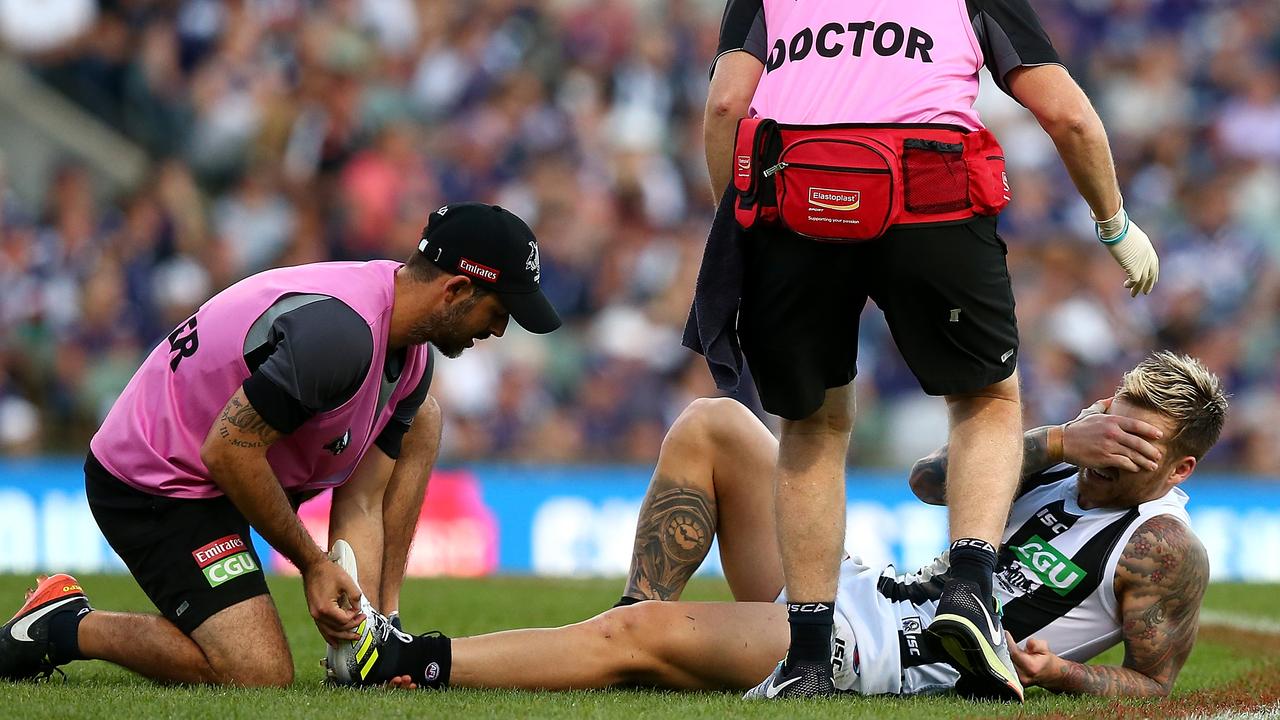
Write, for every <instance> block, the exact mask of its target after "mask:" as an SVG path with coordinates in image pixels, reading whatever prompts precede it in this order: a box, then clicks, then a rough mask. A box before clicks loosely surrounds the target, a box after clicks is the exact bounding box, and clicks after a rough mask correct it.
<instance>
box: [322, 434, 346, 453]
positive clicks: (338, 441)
mask: <svg viewBox="0 0 1280 720" xmlns="http://www.w3.org/2000/svg"><path fill="white" fill-rule="evenodd" d="M350 444H351V428H347V431H346V432H344V433H342V434H341V435H339V436H338V437H336V438H334V439H332V440H330V441H329V442H328V443H326V444H325V446H324V449H325V450H328V451H329V452H331V453H333V454H334V455H341V454H342V451H343V450H346V449H347V446H348V445H350Z"/></svg>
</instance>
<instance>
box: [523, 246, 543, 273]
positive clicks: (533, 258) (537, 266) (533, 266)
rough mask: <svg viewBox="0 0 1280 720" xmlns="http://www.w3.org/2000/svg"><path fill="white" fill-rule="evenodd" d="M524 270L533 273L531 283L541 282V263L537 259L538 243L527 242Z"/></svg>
mask: <svg viewBox="0 0 1280 720" xmlns="http://www.w3.org/2000/svg"><path fill="white" fill-rule="evenodd" d="M524 269H525V270H532V271H533V281H534V282H538V283H540V282H542V262H541V260H540V258H539V257H538V243H537V242H535V241H533V240H530V241H529V259H528V260H525V261H524Z"/></svg>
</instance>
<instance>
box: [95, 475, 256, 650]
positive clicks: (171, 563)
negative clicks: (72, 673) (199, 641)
mask: <svg viewBox="0 0 1280 720" xmlns="http://www.w3.org/2000/svg"><path fill="white" fill-rule="evenodd" d="M84 477H85V483H84V484H85V492H86V493H87V494H88V496H89V508H90V509H91V510H92V511H93V517H94V519H95V520H97V521H98V527H99V528H101V530H102V534H103V535H104V536H106V538H107V542H109V543H110V544H111V547H112V549H114V550H115V551H116V554H117V555H119V556H120V559H122V560H124V564H125V565H126V566H128V568H129V572H131V573H133V577H134V579H136V580H137V581H138V585H140V586H141V587H142V590H143V592H145V593H146V594H147V597H149V598H151V602H153V603H155V606H156V608H157V609H159V610H160V614H161V615H164V616H165V617H166V618H168V619H169V621H170V622H172V623H173V624H174V625H177V626H178V629H179V630H181V631H182V632H184V633H186V634H187V635H190V634H191V632H192V631H193V630H195V629H196V628H198V627H200V625H201V624H202V623H204V621H205V620H208V619H209V618H210V617H212V616H213V615H214V614H215V613H217V612H219V611H221V610H225V609H226V608H229V607H231V606H232V605H235V604H236V603H239V602H241V601H244V600H248V599H249V598H252V597H257V596H258V595H265V594H267V592H268V590H267V582H266V578H265V577H264V575H263V570H262V562H261V561H260V560H259V559H258V553H257V552H256V551H255V550H254V549H253V542H252V541H251V540H250V538H249V521H248V520H246V519H245V517H244V516H243V515H241V514H240V511H239V510H237V509H236V508H235V506H234V505H232V504H231V501H230V500H228V499H227V498H225V497H217V498H211V499H208V500H185V499H181V498H168V497H161V496H159V495H152V494H150V493H145V492H142V491H140V490H136V489H134V488H133V487H131V486H129V485H126V484H125V483H124V482H122V481H120V480H119V479H118V478H116V477H115V476H114V475H112V474H111V473H110V472H108V471H107V469H106V468H104V467H103V466H102V463H100V462H98V459H97V458H95V457H94V456H93V453H92V452H91V453H89V456H88V457H87V458H86V459H85V463H84Z"/></svg>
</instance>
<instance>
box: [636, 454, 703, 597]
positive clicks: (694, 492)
mask: <svg viewBox="0 0 1280 720" xmlns="http://www.w3.org/2000/svg"><path fill="white" fill-rule="evenodd" d="M675 485H676V483H675V481H672V480H670V479H669V478H665V477H662V476H658V477H655V478H654V486H653V488H652V489H651V490H650V492H649V494H648V495H647V496H645V500H644V506H643V507H641V509H640V521H639V523H638V524H637V526H636V544H635V550H634V551H633V554H632V558H631V574H630V576H629V577H628V578H627V590H626V594H627V595H628V596H631V597H640V598H644V599H646V600H671V599H673V598H676V597H679V596H680V591H681V590H683V589H684V586H685V583H687V582H688V581H689V578H690V577H691V576H692V575H693V572H694V571H695V570H697V569H698V566H699V565H701V564H702V559H703V558H705V557H706V556H707V551H709V550H710V549H711V539H712V536H713V535H715V527H716V506H715V500H714V499H713V498H712V497H710V496H708V495H707V493H705V492H703V491H701V490H698V489H696V488H689V487H678V486H676V487H673V486H675Z"/></svg>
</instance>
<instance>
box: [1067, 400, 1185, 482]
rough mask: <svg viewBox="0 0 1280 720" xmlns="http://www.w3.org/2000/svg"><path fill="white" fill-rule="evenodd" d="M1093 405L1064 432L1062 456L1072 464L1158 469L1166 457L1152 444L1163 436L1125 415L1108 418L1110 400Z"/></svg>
mask: <svg viewBox="0 0 1280 720" xmlns="http://www.w3.org/2000/svg"><path fill="white" fill-rule="evenodd" d="M1102 403H1103V401H1099V402H1098V403H1094V404H1093V405H1092V406H1090V407H1089V408H1086V409H1085V411H1084V412H1082V413H1080V416H1079V417H1077V418H1076V419H1075V420H1072V421H1071V422H1069V423H1067V424H1066V425H1065V426H1064V427H1063V429H1062V456H1063V459H1064V460H1066V461H1067V462H1069V463H1071V464H1072V465H1078V466H1080V467H1091V468H1100V469H1101V468H1117V469H1120V470H1125V471H1128V472H1142V471H1144V470H1155V469H1156V468H1157V467H1158V466H1159V464H1160V459H1161V457H1163V455H1162V454H1161V452H1160V450H1159V449H1158V448H1157V447H1156V446H1155V445H1154V444H1153V442H1154V441H1156V440H1159V439H1160V438H1161V436H1162V435H1163V432H1161V430H1160V428H1158V427H1156V426H1155V425H1152V424H1151V423H1148V422H1143V421H1141V420H1138V419H1136V418H1131V417H1124V416H1122V415H1108V414H1106V413H1105V410H1106V409H1107V408H1109V407H1110V404H1111V401H1110V400H1107V401H1105V403H1106V404H1105V405H1104V406H1102V409H1101V410H1098V411H1095V412H1090V410H1092V409H1093V408H1097V407H1099V406H1100V405H1102Z"/></svg>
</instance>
